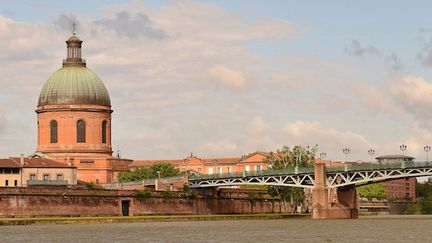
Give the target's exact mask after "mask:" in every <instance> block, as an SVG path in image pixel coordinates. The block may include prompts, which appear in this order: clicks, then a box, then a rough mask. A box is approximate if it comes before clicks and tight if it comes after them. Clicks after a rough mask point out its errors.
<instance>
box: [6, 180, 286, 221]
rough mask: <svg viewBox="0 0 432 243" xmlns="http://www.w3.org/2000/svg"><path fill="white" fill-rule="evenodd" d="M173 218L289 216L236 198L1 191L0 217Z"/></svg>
mask: <svg viewBox="0 0 432 243" xmlns="http://www.w3.org/2000/svg"><path fill="white" fill-rule="evenodd" d="M125 207H127V211H128V212H127V214H128V215H131V216H133V215H174V214H242V213H272V212H277V213H279V212H289V211H290V210H289V206H288V205H282V204H281V203H280V202H279V201H277V200H268V199H263V198H260V199H251V198H247V196H240V195H239V194H236V197H233V198H228V197H224V198H212V197H209V196H206V197H202V196H197V197H196V198H189V199H188V198H185V197H181V195H180V194H176V193H173V194H172V195H171V196H170V197H167V196H166V195H165V196H163V194H161V193H153V194H152V196H151V197H149V198H139V197H137V196H136V193H135V191H130V190H100V189H98V190H87V189H71V188H48V187H38V188H0V217H50V216H53V217H54V216H64V217H74V216H119V215H124V213H125V212H124V210H125Z"/></svg>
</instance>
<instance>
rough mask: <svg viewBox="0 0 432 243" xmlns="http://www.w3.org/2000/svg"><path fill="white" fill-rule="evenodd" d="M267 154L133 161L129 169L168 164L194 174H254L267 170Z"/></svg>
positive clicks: (191, 156) (190, 156)
mask: <svg viewBox="0 0 432 243" xmlns="http://www.w3.org/2000/svg"><path fill="white" fill-rule="evenodd" d="M269 155H270V153H267V152H254V153H251V154H248V155H244V156H241V157H230V158H205V159H203V158H199V157H197V156H194V155H193V154H192V153H191V154H190V155H189V156H188V157H186V158H184V159H174V160H173V159H165V160H163V159H162V160H134V161H133V162H132V164H131V169H132V170H133V169H136V168H138V167H149V166H151V165H153V164H157V163H164V162H167V163H170V164H172V165H174V166H175V167H176V168H179V169H180V170H182V171H191V172H193V173H196V174H208V175H211V174H226V173H240V172H243V171H247V172H254V171H261V170H267V169H268V168H269V164H268V163H266V162H265V159H266V157H267V156H269Z"/></svg>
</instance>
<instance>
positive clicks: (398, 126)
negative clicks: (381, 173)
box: [0, 0, 432, 160]
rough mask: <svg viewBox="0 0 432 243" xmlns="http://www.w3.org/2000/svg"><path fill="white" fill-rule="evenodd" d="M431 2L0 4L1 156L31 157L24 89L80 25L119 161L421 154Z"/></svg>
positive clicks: (30, 117)
mask: <svg viewBox="0 0 432 243" xmlns="http://www.w3.org/2000/svg"><path fill="white" fill-rule="evenodd" d="M430 7H431V4H430V3H429V2H428V1H411V2H408V1H379V2H377V1H325V2H324V1H286V0H285V1H282V0H281V1H117V0H108V1H97V0H96V1H79V0H77V1H65V2H59V1H37V2H36V1H24V0H23V1H8V0H3V1H2V4H1V7H0V17H2V19H0V20H1V21H2V22H0V27H1V26H2V25H1V24H2V23H3V26H5V27H4V28H3V29H1V28H0V37H2V38H3V40H6V48H7V51H6V53H4V57H3V58H4V59H7V60H9V62H7V64H5V65H4V66H2V67H0V71H1V72H2V73H4V74H5V76H4V77H3V80H2V82H3V86H4V87H6V88H7V89H8V90H4V91H0V132H1V134H0V135H3V137H4V138H6V139H9V140H10V141H9V142H5V141H2V143H0V155H1V156H8V155H12V154H17V153H21V152H26V153H31V152H32V150H34V147H35V145H34V144H35V139H36V132H35V125H34V122H33V121H35V119H34V113H33V110H34V108H35V104H34V103H35V100H37V95H38V94H37V93H35V92H34V90H40V88H41V87H42V85H43V82H44V80H46V79H47V78H48V77H49V75H50V74H51V73H52V72H54V71H55V69H56V68H58V65H59V61H60V60H61V58H62V57H63V54H64V46H63V44H64V42H63V41H64V40H65V39H66V38H67V36H68V32H69V30H68V27H67V26H69V25H70V23H69V22H70V21H71V19H72V18H76V19H78V21H79V22H80V25H81V26H80V27H79V34H80V36H81V37H82V39H83V40H84V41H85V42H84V48H85V50H84V54H86V53H87V57H86V58H87V60H88V61H89V67H90V68H91V69H92V70H94V71H96V73H98V75H99V76H100V77H101V78H102V80H104V82H105V84H106V86H107V88H108V90H109V91H110V94H111V99H112V103H113V104H114V110H115V113H114V121H113V124H114V127H113V136H114V137H113V140H114V144H113V146H115V147H116V146H120V147H121V148H123V149H122V150H123V151H124V152H123V154H125V156H129V157H131V158H137V159H150V158H178V157H184V156H186V155H187V154H188V153H189V152H191V151H192V152H194V153H196V154H198V155H200V156H202V157H211V156H236V155H241V154H245V153H249V152H253V151H255V150H275V149H277V148H278V147H280V146H282V145H284V144H287V145H289V146H292V145H294V144H304V145H307V144H315V143H317V144H319V145H320V147H321V150H322V151H325V152H327V154H329V155H331V158H333V159H341V158H343V154H342V153H341V149H342V148H343V147H352V151H353V152H352V159H353V160H357V159H367V158H368V155H367V149H368V148H371V147H374V148H375V149H376V150H377V151H378V153H380V154H388V153H399V151H398V147H399V145H400V144H402V143H406V144H408V146H409V149H408V151H409V152H410V153H411V154H412V155H415V156H420V157H419V158H422V157H424V156H423V152H422V148H423V146H424V145H427V144H429V143H430V142H431V139H432V132H431V131H430V129H431V127H432V126H430V125H429V122H428V120H429V119H430V118H431V117H430V115H429V113H428V112H427V109H428V107H429V105H432V97H430V95H432V84H431V82H430V81H429V80H431V79H432V77H431V74H432V73H431V67H432V42H431V37H432V24H431V23H430V22H431V21H430V18H429V15H430V14H429V9H430ZM119 13H125V14H126V15H124V16H126V19H121V18H120V17H119V16H120V15H119ZM143 16H144V17H143ZM147 20H148V21H147ZM68 21H69V22H68ZM140 21H141V22H140ZM136 23H138V25H136ZM122 25H124V26H122ZM119 26H120V28H119ZM140 26H141V27H140ZM34 32H36V33H34ZM133 33H138V36H135V35H131V34H133ZM155 33H162V35H161V36H159V37H157V36H156V37H155ZM47 36H49V40H46V41H41V40H43V39H44V37H47ZM15 40H20V41H15ZM26 41H27V42H28V43H27V42H26ZM38 41H39V43H40V44H37V43H38ZM101 43H102V44H101ZM111 51H112V52H111ZM132 53H133V54H132ZM136 53H139V54H138V55H135V54H136ZM38 55H39V57H38V58H35V56H38ZM112 55H116V56H115V58H114V59H115V60H116V61H109V59H110V58H111V59H112V57H113V56H112ZM131 55H133V57H131ZM0 60H2V57H1V56H0ZM10 60H15V61H14V62H11V61H10ZM4 61H5V60H4ZM24 68H25V69H26V70H28V71H27V73H26V74H23V73H21V72H20V70H22V69H24ZM6 75H7V76H6ZM119 83H121V84H122V85H119ZM22 85H26V86H27V87H28V88H27V89H25V90H24V91H23V90H22V89H19V87H22ZM11 101H12V103H15V104H16V107H15V108H16V109H12V108H11V107H10V106H9V104H10V103H11ZM191 117H194V118H195V119H193V121H191V119H190V118H191ZM196 117H201V119H196ZM24 121H26V122H24ZM180 130H181V131H180ZM24 133H30V134H35V135H34V136H33V138H32V139H29V140H28V141H26V142H25V143H22V142H20V141H19V140H18V139H16V136H17V135H18V136H20V135H23V134H24ZM251 137H254V138H251ZM183 140H186V142H185V141H183ZM410 149H411V150H410ZM22 150H25V151H22Z"/></svg>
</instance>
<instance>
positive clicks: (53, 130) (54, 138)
mask: <svg viewBox="0 0 432 243" xmlns="http://www.w3.org/2000/svg"><path fill="white" fill-rule="evenodd" d="M50 135H51V143H57V142H58V126H57V121H56V120H52V121H51V122H50Z"/></svg>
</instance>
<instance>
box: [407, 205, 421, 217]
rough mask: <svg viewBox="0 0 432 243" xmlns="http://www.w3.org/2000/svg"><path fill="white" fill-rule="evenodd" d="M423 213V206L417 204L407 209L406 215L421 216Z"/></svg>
mask: <svg viewBox="0 0 432 243" xmlns="http://www.w3.org/2000/svg"><path fill="white" fill-rule="evenodd" d="M421 211H422V207H421V205H420V204H418V203H415V204H411V205H409V206H408V207H407V209H406V210H405V214H421V213H422V212H421Z"/></svg>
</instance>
